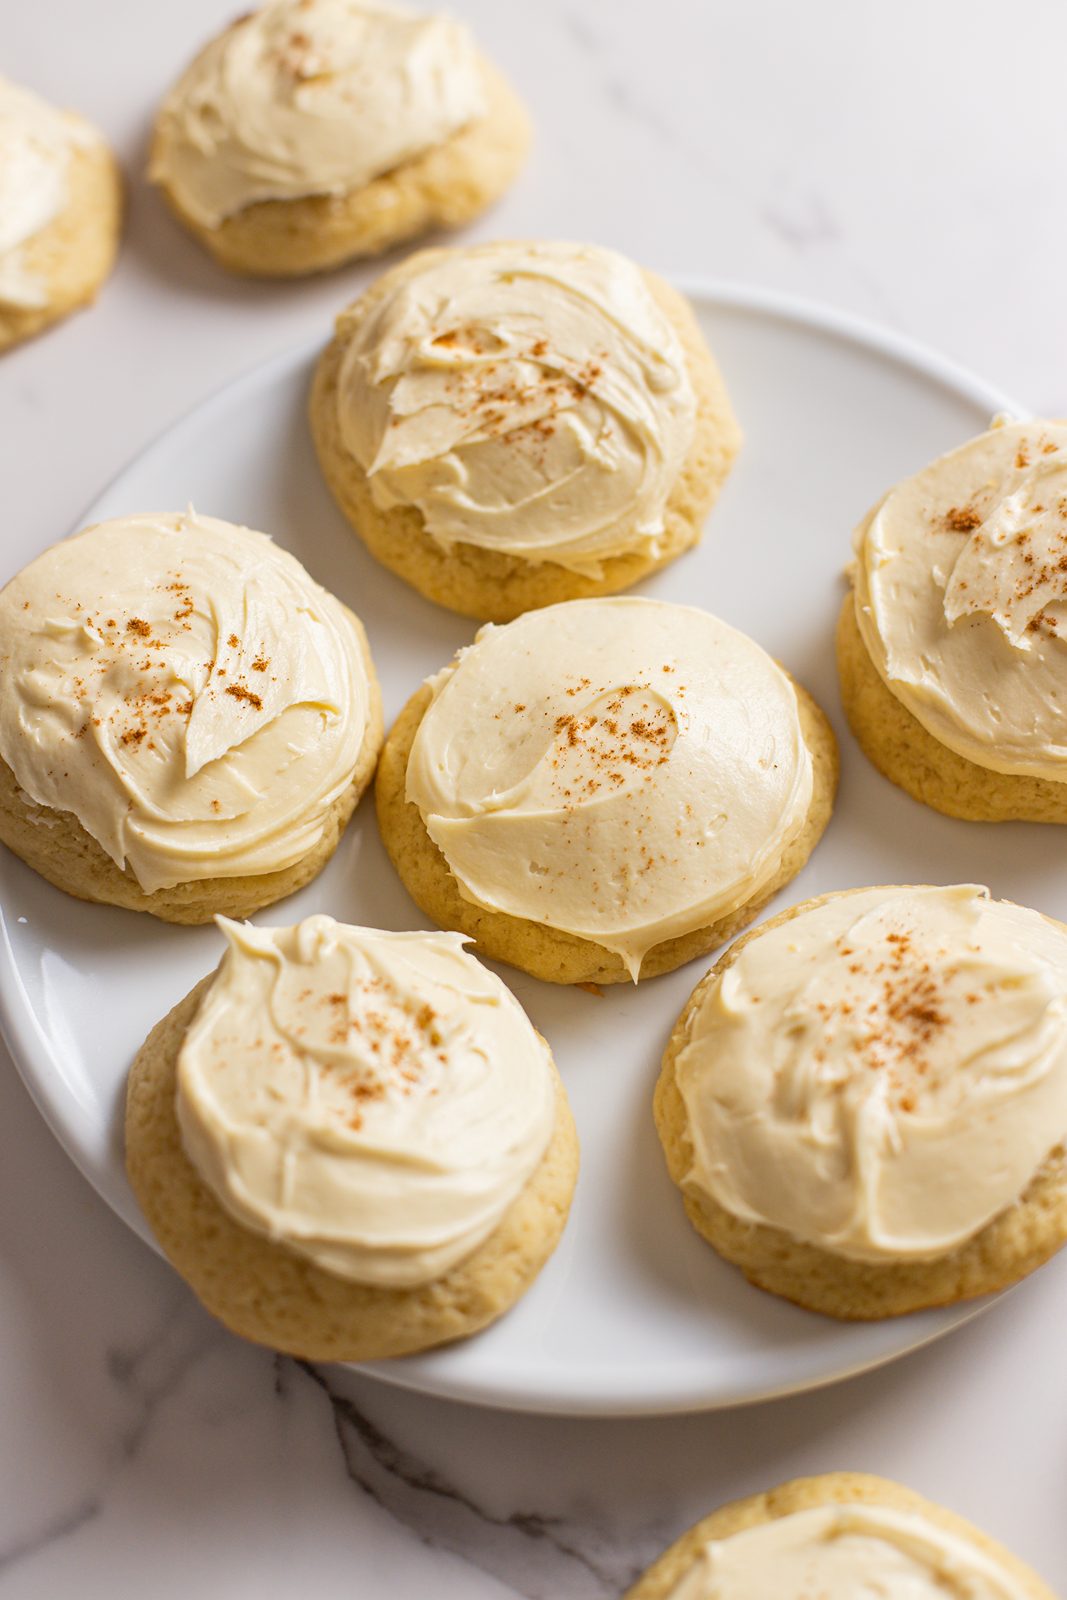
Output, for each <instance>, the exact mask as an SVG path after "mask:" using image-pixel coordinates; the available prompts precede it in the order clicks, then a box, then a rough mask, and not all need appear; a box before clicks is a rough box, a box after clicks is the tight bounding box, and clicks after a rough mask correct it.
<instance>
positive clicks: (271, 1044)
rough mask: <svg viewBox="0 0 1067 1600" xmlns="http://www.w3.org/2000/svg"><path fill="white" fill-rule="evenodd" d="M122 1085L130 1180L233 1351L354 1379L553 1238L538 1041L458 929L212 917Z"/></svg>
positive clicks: (554, 1097) (488, 1289)
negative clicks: (196, 967) (213, 927)
mask: <svg viewBox="0 0 1067 1600" xmlns="http://www.w3.org/2000/svg"><path fill="white" fill-rule="evenodd" d="M220 926H221V928H222V931H223V933H224V934H225V936H226V938H227V940H228V946H229V947H228V949H227V952H226V954H225V956H224V957H223V959H222V962H221V963H220V965H219V968H218V970H217V972H215V973H214V974H213V975H212V976H211V977H209V978H205V979H204V981H203V982H202V983H200V984H198V985H197V987H196V988H195V989H194V990H193V991H192V993H191V994H189V995H187V996H186V998H185V999H184V1000H183V1001H181V1003H180V1004H179V1005H177V1006H176V1007H175V1008H174V1010H173V1011H172V1012H171V1013H170V1015H169V1016H168V1017H166V1018H164V1020H163V1021H162V1022H161V1023H159V1025H158V1026H157V1027H156V1028H155V1029H153V1031H152V1033H151V1034H150V1035H149V1037H148V1039H147V1041H146V1043H145V1044H144V1046H143V1048H142V1049H141V1051H140V1053H139V1055H138V1056H137V1059H136V1060H135V1062H134V1064H133V1067H132V1069H131V1072H130V1080H129V1088H128V1091H127V1099H126V1164H127V1170H128V1172H129V1177H130V1182H131V1184H132V1186H133V1189H134V1193H135V1194H136V1196H137V1199H138V1201H139V1202H140V1204H141V1207H142V1209H143V1211H144V1213H145V1216H146V1217H147V1218H148V1221H149V1222H150V1224H151V1226H152V1230H153V1232H154V1233H155V1235H156V1238H157V1239H158V1240H159V1243H160V1244H161V1246H162V1247H163V1250H164V1251H165V1253H166V1255H167V1256H168V1257H169V1259H170V1260H171V1261H172V1262H173V1264H174V1266H175V1267H176V1268H177V1269H178V1271H179V1272H180V1273H181V1275H182V1277H183V1278H185V1280H186V1281H187V1282H188V1283H189V1285H190V1286H191V1287H192V1288H193V1289H194V1290H195V1292H196V1294H197V1295H198V1296H199V1297H200V1299H201V1300H202V1301H203V1303H204V1305H205V1306H206V1307H207V1308H208V1310H209V1311H211V1312H213V1313H214V1315H215V1316H217V1317H219V1318H220V1319H221V1320H222V1321H223V1322H224V1323H225V1324H226V1325H227V1327H229V1328H230V1329H232V1330H233V1332H235V1333H239V1334H242V1335H243V1336H244V1337H245V1338H246V1339H254V1340H256V1341H257V1342H258V1343H260V1344H266V1345H270V1346H271V1347H272V1348H273V1349H276V1350H285V1351H287V1352H288V1353H289V1354H291V1355H298V1356H303V1357H306V1358H307V1359H309V1360H316V1361H370V1360H377V1359H378V1358H380V1357H383V1356H395V1355H403V1354H405V1353H407V1352H409V1351H413V1350H422V1349H425V1348H426V1347H427V1346H429V1345H434V1344H440V1343H442V1342H443V1341H444V1340H447V1339H457V1338H460V1337H461V1336H463V1335H465V1334H470V1333H474V1332H476V1330H477V1329H479V1328H482V1327H484V1326H485V1325H486V1323H488V1322H491V1321H493V1320H494V1319H495V1318H496V1317H498V1316H500V1315H501V1313H502V1312H504V1311H506V1310H507V1309H508V1307H509V1306H510V1305H512V1304H513V1303H514V1301H516V1300H517V1299H518V1298H519V1296H520V1295H521V1294H523V1292H524V1291H525V1290H526V1289H527V1288H528V1287H529V1286H530V1284H531V1283H532V1281H533V1279H534V1278H535V1277H536V1275H537V1273H538V1272H539V1271H540V1270H541V1268H542V1266H543V1265H544V1264H545V1262H546V1261H547V1260H548V1257H549V1256H550V1255H551V1254H552V1251H553V1250H554V1249H555V1246H556V1244H557V1242H558V1240H559V1237H560V1234H561V1233H562V1230H563V1226H564V1223H565V1222H566V1219H567V1212H568V1209H569V1206H570V1202H571V1195H572V1193H573V1190H574V1184H575V1179H576V1175H577V1167H578V1145H577V1139H576V1135H575V1131H574V1124H573V1121H572V1119H571V1114H570V1110H569V1107H568V1104H567V1097H566V1094H565V1092H564V1089H563V1086H562V1084H561V1082H560V1080H559V1077H558V1075H557V1073H556V1069H555V1066H554V1065H553V1061H552V1056H551V1053H550V1052H549V1049H548V1046H547V1045H546V1044H545V1042H544V1040H543V1039H542V1038H541V1036H540V1035H539V1034H538V1033H537V1032H536V1030H535V1029H534V1028H533V1026H532V1024H531V1023H530V1022H529V1020H528V1019H527V1017H526V1015H525V1013H524V1012H523V1010H522V1008H521V1007H520V1005H519V1003H518V1001H517V1000H516V999H515V997H514V996H513V995H512V994H511V992H510V990H508V989H507V988H505V986H504V984H503V983H501V981H500V979H499V978H497V977H496V976H494V974H493V973H491V972H489V971H488V970H487V969H486V968H485V967H483V966H482V965H481V963H480V962H479V961H476V960H475V958H474V957H473V956H471V955H469V954H468V953H467V952H466V951H465V950H464V948H463V940H462V939H460V938H458V937H457V936H456V935H454V934H442V933H380V932H377V931H375V930H374V929H370V928H353V927H346V926H345V925H344V924H342V923H337V922H334V921H333V920H332V918H330V917H325V916H314V917H309V918H307V920H306V921H304V922H301V923H298V924H297V925H296V926H295V927H292V928H253V927H251V926H248V925H239V924H236V923H229V922H224V921H220Z"/></svg>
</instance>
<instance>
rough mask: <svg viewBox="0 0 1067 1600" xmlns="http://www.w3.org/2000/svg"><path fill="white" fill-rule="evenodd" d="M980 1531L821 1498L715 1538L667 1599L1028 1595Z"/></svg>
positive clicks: (985, 1599)
mask: <svg viewBox="0 0 1067 1600" xmlns="http://www.w3.org/2000/svg"><path fill="white" fill-rule="evenodd" d="M1031 1592H1032V1591H1027V1590H1025V1589H1023V1587H1022V1586H1021V1584H1020V1583H1019V1582H1018V1581H1017V1580H1016V1579H1015V1578H1014V1577H1013V1575H1012V1574H1011V1573H1009V1572H1007V1571H1006V1570H1005V1568H1004V1567H1003V1565H1002V1564H1001V1563H1000V1562H999V1561H998V1560H997V1559H996V1558H995V1556H993V1555H991V1554H987V1552H986V1551H985V1550H983V1549H982V1548H980V1546H978V1545H977V1544H976V1543H974V1541H973V1540H970V1539H966V1538H964V1537H962V1536H961V1535H960V1534H957V1533H955V1532H953V1531H952V1530H951V1529H950V1528H947V1527H943V1526H942V1525H941V1524H940V1523H939V1522H934V1521H932V1520H931V1519H930V1518H929V1517H926V1516H923V1515H921V1514H920V1513H919V1512H916V1511H904V1510H898V1509H897V1508H896V1507H895V1506H880V1505H866V1504H852V1505H825V1506H812V1507H811V1508H810V1509H808V1510H806V1511H795V1512H793V1513H792V1514H791V1515H789V1516H784V1517H775V1518H773V1519H772V1520H771V1521H767V1522H760V1523H756V1524H755V1525H754V1526H752V1527H749V1528H743V1529H741V1530H740V1531H739V1532H738V1533H734V1534H731V1535H729V1536H728V1537H727V1538H724V1539H714V1540H710V1541H709V1542H708V1543H707V1544H706V1545H705V1546H704V1548H703V1549H702V1550H701V1551H700V1553H699V1555H698V1556H697V1558H696V1560H695V1561H694V1563H693V1565H692V1567H690V1569H689V1571H688V1572H686V1573H685V1574H683V1576H682V1578H681V1579H680V1580H679V1582H678V1583H677V1584H675V1586H674V1587H673V1588H672V1589H671V1591H670V1594H669V1596H668V1597H667V1600H771V1597H772V1596H773V1600H860V1597H861V1596H863V1597H866V1596H870V1600H875V1597H877V1600H1027V1596H1028V1594H1029V1593H1031Z"/></svg>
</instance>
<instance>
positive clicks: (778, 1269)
mask: <svg viewBox="0 0 1067 1600" xmlns="http://www.w3.org/2000/svg"><path fill="white" fill-rule="evenodd" d="M1065 999H1067V929H1065V928H1064V927H1063V926H1062V925H1061V924H1059V923H1057V922H1054V921H1052V919H1051V918H1047V917H1043V916H1041V915H1039V913H1037V912H1036V911H1030V910H1028V909H1026V908H1025V907H1021V906H1015V905H1012V904H1011V903H1010V902H1005V901H991V900H990V899H989V897H988V891H986V890H984V889H980V888H976V887H975V886H974V885H958V886H953V887H951V888H934V887H929V886H904V887H888V888H887V887H880V888H876V889H852V890H845V891H842V892H840V893H837V894H831V895H824V896H821V897H819V898H817V899H814V900H808V901H804V902H803V903H801V904H800V905H797V906H793V907H791V908H790V909H789V910H788V911H785V912H783V913H782V914H781V915H780V916H778V917H774V918H772V919H771V920H770V921H768V922H766V923H764V924H763V925H762V926H760V927H758V928H755V929H753V930H752V931H751V932H749V933H747V934H746V935H745V936H744V938H742V939H739V940H738V941H737V943H736V944H734V945H733V946H732V947H731V948H730V950H729V951H728V952H727V953H726V955H724V956H723V957H722V958H721V959H720V960H719V961H718V963H717V964H716V965H715V966H714V967H713V968H712V970H711V971H710V972H709V973H708V974H707V976H706V977H705V978H704V979H703V980H702V981H701V983H699V984H698V985H697V988H696V989H695V990H694V992H693V995H692V996H691V998H690V1000H689V1002H688V1004H687V1006H686V1007H685V1010H684V1011H683V1012H682V1015H681V1017H680V1018H679V1020H678V1023H677V1024H676V1026H675V1029H674V1031H673V1033H672V1035H671V1039H670V1042H669V1044H668V1046H667V1050H666V1053H665V1055H664V1058H663V1066H662V1071H661V1074H660V1078H659V1082H658V1084H657V1087H656V1094H655V1103H654V1109H655V1119H656V1126H657V1130H658V1132H659V1136H660V1140H661V1142H662V1145H663V1149H664V1153H665V1156H666V1160H667V1166H668V1170H669V1172H670V1175H671V1177H672V1179H673V1180H674V1182H675V1183H676V1184H677V1185H678V1186H679V1188H680V1190H681V1192H682V1197H683V1200H684V1203H685V1209H686V1212H687V1214H688V1216H689V1220H690V1221H691V1222H692V1224H693V1226H694V1227H695V1228H696V1229H697V1231H698V1232H699V1233H700V1234H702V1235H703V1237H704V1238H705V1239H707V1241H708V1243H709V1244H711V1245H712V1246H713V1247H714V1249H715V1250H716V1251H718V1253H719V1254H720V1255H722V1256H723V1257H725V1259H726V1260H728V1261H731V1262H733V1263H735V1264H736V1265H737V1266H739V1267H740V1268H741V1270H742V1271H743V1273H744V1274H745V1276H746V1277H747V1278H748V1279H749V1281H750V1282H752V1283H753V1284H755V1285H756V1286H757V1287H759V1288H761V1289H765V1290H767V1291H769V1292H770V1293H772V1294H778V1295H781V1296H782V1297H783V1298H785V1299H787V1300H790V1301H793V1302H794V1303H795V1304H797V1305H800V1306H804V1307H807V1308H808V1309H810V1310H813V1311H819V1312H823V1313H824V1314H826V1315H829V1316H834V1317H839V1318H843V1319H847V1320H862V1321H867V1320H873V1319H877V1318H881V1317H888V1316H898V1315H903V1314H905V1313H908V1312H911V1311H916V1310H920V1309H923V1308H925V1307H929V1306H938V1305H950V1304H953V1303H956V1302H958V1301H960V1300H966V1299H971V1298H973V1297H975V1296H978V1295H983V1294H989V1293H992V1292H993V1291H995V1290H997V1289H1002V1288H1005V1287H1006V1286H1007V1285H1009V1284H1011V1283H1015V1282H1017V1281H1018V1280H1019V1279H1020V1278H1022V1277H1023V1276H1025V1275H1026V1274H1027V1273H1029V1272H1032V1271H1033V1270H1034V1269H1035V1268H1037V1267H1039V1266H1041V1265H1042V1263H1043V1262H1045V1261H1047V1260H1048V1258H1049V1257H1050V1256H1052V1255H1053V1254H1054V1253H1055V1252H1056V1251H1057V1250H1059V1249H1060V1248H1061V1246H1062V1245H1063V1244H1064V1242H1065V1241H1067V1150H1065V1139H1067V1124H1065V1119H1064V1118H1063V1116H1062V1113H1059V1112H1058V1111H1057V1097H1061V1099H1060V1103H1061V1104H1062V1096H1063V1095H1064V1093H1065V1092H1067V1033H1065V1030H1064V1029H1063V1026H1062V1024H1061V1023H1059V1021H1058V1015H1057V1013H1058V1008H1059V1007H1060V1006H1062V1004H1063V1001H1064V1000H1065ZM1006 1038H1007V1039H1008V1040H1009V1041H1010V1044H1008V1045H1006V1044H1005V1039H1006Z"/></svg>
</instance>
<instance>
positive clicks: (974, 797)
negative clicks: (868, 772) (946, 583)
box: [837, 593, 1067, 822]
mask: <svg viewBox="0 0 1067 1600" xmlns="http://www.w3.org/2000/svg"><path fill="white" fill-rule="evenodd" d="M837 670H838V675H839V678H840V682H841V704H842V705H843V707H844V710H845V715H846V717H847V718H848V725H849V727H850V728H851V729H852V732H853V733H854V734H855V736H856V739H857V741H858V743H859V745H860V748H861V749H862V751H863V753H864V755H865V756H866V757H867V759H868V760H869V761H870V762H871V763H872V765H873V766H875V767H877V768H878V771H879V772H880V773H881V774H882V776H883V777H885V778H888V779H889V781H890V782H891V783H895V784H896V785H897V787H898V788H900V789H903V790H904V791H905V792H906V793H907V794H910V795H911V796H912V798H913V799H915V800H919V801H921V802H922V804H923V805H926V806H930V807H932V809H933V810H934V811H941V812H943V813H944V815H945V816H948V817H960V818H962V819H963V820H964V821H966V822H1013V821H1017V822H1067V783H1058V782H1056V780H1055V779H1053V778H1036V777H1031V776H1030V775H1029V774H1026V773H1016V772H995V771H994V770H993V769H992V768H991V767H980V766H979V765H978V763H977V762H976V761H968V759H967V757H966V756H962V755H959V754H958V753H957V751H955V750H950V749H949V747H948V745H945V744H942V743H941V741H940V740H939V739H936V738H935V737H934V735H933V734H932V733H930V732H929V731H928V730H927V729H926V728H924V727H923V725H922V723H921V722H920V721H919V720H918V718H917V717H915V716H913V715H912V713H911V712H910V711H909V710H908V708H907V706H905V705H903V704H902V703H901V701H899V700H898V699H897V697H896V695H895V694H893V692H892V690H891V689H890V688H889V687H888V686H887V685H886V683H885V682H884V681H883V679H882V678H881V676H880V675H879V673H878V670H877V668H876V667H875V665H874V662H873V661H872V660H871V658H870V655H869V653H868V651H867V646H866V645H865V644H864V642H863V638H862V636H861V634H860V630H859V627H858V625H857V622H856V602H855V599H854V597H853V595H852V594H851V593H850V594H848V595H847V596H846V598H845V602H844V604H843V605H842V607H841V613H840V616H839V617H838V621H837Z"/></svg>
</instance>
